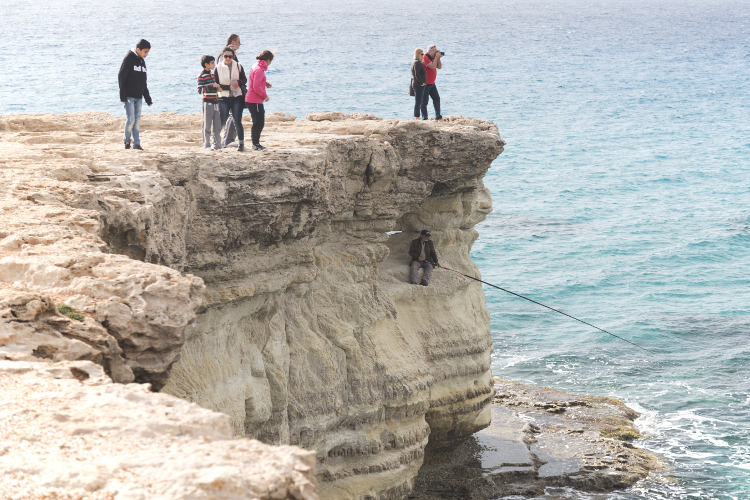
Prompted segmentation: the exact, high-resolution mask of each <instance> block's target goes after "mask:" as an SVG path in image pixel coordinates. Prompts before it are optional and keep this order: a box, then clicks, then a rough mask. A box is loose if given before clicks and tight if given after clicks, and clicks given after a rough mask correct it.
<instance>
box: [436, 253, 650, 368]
mask: <svg viewBox="0 0 750 500" xmlns="http://www.w3.org/2000/svg"><path fill="white" fill-rule="evenodd" d="M437 267H438V268H440V269H445V270H446V271H453V272H454V273H458V274H460V275H461V276H463V277H465V278H469V279H472V280H474V281H478V282H480V283H484V284H485V285H488V286H491V287H493V288H497V289H498V290H502V291H503V292H505V293H509V294H511V295H515V296H516V297H520V298H522V299H524V300H528V301H529V302H533V303H534V304H537V305H540V306H542V307H546V308H547V309H549V310H550V311H555V312H556V313H560V314H562V315H563V316H567V317H568V318H571V319H574V320H576V321H579V322H581V323H583V324H584V325H588V326H590V327H592V328H596V329H597V330H599V331H600V332H604V333H606V334H608V335H612V336H613V337H615V338H618V339H620V340H623V341H625V342H627V343H628V344H631V345H634V346H636V347H637V348H638V349H643V350H644V351H646V352H648V353H650V354H654V352H653V351H650V350H649V349H646V348H645V347H642V346H639V345H638V344H636V343H635V342H631V341H629V340H628V339H626V338H623V337H620V336H619V335H615V334H614V333H612V332H608V331H607V330H605V329H604V328H599V327H598V326H596V325H592V324H591V323H589V322H588V321H584V320H582V319H578V318H576V317H575V316H571V315H570V314H568V313H565V312H562V311H560V310H559V309H555V308H554V307H550V306H548V305H545V304H542V303H541V302H537V301H536V300H534V299H530V298H528V297H525V296H523V295H521V294H520V293H516V292H511V291H510V290H507V289H505V288H503V287H501V286H497V285H493V284H492V283H487V282H486V281H483V280H480V279H479V278H475V277H474V276H469V275H468V274H464V273H462V272H461V271H456V270H455V269H451V268H450V267H445V266H437Z"/></svg>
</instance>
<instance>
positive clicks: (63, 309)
mask: <svg viewBox="0 0 750 500" xmlns="http://www.w3.org/2000/svg"><path fill="white" fill-rule="evenodd" d="M57 311H58V312H59V313H60V314H62V315H63V316H67V317H69V318H70V319H75V320H77V321H84V320H85V319H86V317H85V316H84V315H83V314H79V313H77V312H75V310H74V309H73V308H72V307H70V306H66V305H64V304H63V305H61V306H58V307H57Z"/></svg>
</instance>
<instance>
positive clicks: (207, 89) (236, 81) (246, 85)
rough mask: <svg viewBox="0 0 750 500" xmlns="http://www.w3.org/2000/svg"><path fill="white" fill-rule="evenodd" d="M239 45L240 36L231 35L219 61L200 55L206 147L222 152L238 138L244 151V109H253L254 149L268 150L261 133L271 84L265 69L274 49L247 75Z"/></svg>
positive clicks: (266, 52) (252, 132) (258, 57)
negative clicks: (239, 52)
mask: <svg viewBox="0 0 750 500" xmlns="http://www.w3.org/2000/svg"><path fill="white" fill-rule="evenodd" d="M240 45H242V44H241V43H240V37H239V35H236V34H231V35H229V37H228V38H227V45H226V46H225V47H224V49H223V50H222V51H221V54H220V55H219V57H218V62H216V60H215V59H214V58H213V57H212V56H210V55H205V56H203V57H202V58H201V66H202V67H203V71H202V72H201V74H200V75H199V76H198V92H199V93H201V95H202V96H203V147H204V148H206V149H213V150H215V151H223V148H225V147H227V146H228V145H229V144H231V143H232V142H234V140H235V137H236V140H237V151H244V150H245V129H244V127H243V125H242V113H243V110H244V109H245V108H247V109H248V110H250V116H251V117H252V120H253V126H252V129H251V130H250V138H251V140H252V143H253V149H255V150H257V151H263V150H264V149H266V148H265V147H263V146H262V145H261V144H260V134H261V132H262V131H263V127H264V126H265V116H266V110H265V107H264V106H263V103H265V102H268V99H269V98H268V93H267V91H266V89H269V88H271V87H272V85H271V84H270V83H269V82H268V81H266V71H267V70H268V65H269V64H271V61H273V52H271V51H270V50H264V51H262V52H261V53H260V54H258V56H257V57H256V58H255V59H256V62H255V64H253V66H252V68H250V72H249V73H248V74H246V73H245V68H244V67H243V66H242V64H240V61H239V59H238V58H237V51H238V50H239V48H240ZM222 128H223V130H224V133H223V135H222V134H221V130H222ZM212 136H213V147H212V146H211V137H212Z"/></svg>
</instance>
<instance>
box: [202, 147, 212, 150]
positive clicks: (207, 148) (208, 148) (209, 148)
mask: <svg viewBox="0 0 750 500" xmlns="http://www.w3.org/2000/svg"><path fill="white" fill-rule="evenodd" d="M203 149H205V150H206V151H211V146H203Z"/></svg>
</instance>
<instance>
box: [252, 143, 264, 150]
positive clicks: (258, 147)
mask: <svg viewBox="0 0 750 500" xmlns="http://www.w3.org/2000/svg"><path fill="white" fill-rule="evenodd" d="M253 149H255V150H256V151H265V149H266V148H265V147H263V146H261V145H260V144H255V145H254V146H253Z"/></svg>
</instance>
